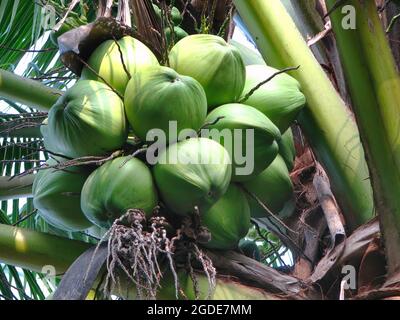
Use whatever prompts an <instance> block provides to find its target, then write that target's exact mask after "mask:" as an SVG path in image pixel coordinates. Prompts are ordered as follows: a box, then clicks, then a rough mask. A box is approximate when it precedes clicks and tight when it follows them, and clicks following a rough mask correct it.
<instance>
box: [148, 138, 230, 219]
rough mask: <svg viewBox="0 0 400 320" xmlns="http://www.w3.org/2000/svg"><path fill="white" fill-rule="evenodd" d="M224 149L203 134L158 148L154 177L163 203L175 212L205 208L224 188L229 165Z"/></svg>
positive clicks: (228, 174)
mask: <svg viewBox="0 0 400 320" xmlns="http://www.w3.org/2000/svg"><path fill="white" fill-rule="evenodd" d="M230 162H231V160H230V157H229V154H228V152H227V151H226V150H225V149H224V148H223V147H222V146H221V145H220V144H218V143H216V142H215V141H213V140H210V139H205V138H192V139H188V140H185V141H182V142H178V143H176V144H173V145H171V146H169V147H168V148H167V149H165V150H163V151H161V152H160V155H159V158H158V163H157V164H156V165H155V166H154V170H153V172H154V178H155V181H156V184H157V187H158V190H159V191H160V195H161V198H162V200H163V201H164V202H165V204H166V205H167V206H168V207H169V208H170V209H171V210H172V211H174V212H175V213H176V214H179V215H191V214H193V213H194V211H195V207H197V208H198V209H199V211H200V214H201V213H202V212H205V211H206V210H208V209H209V208H211V207H212V205H213V204H214V203H216V202H217V201H218V199H219V198H221V197H222V196H223V195H224V193H225V192H226V190H227V189H228V186H229V183H230V180H231V174H232V168H231V164H230Z"/></svg>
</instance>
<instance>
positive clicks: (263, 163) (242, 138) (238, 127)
mask: <svg viewBox="0 0 400 320" xmlns="http://www.w3.org/2000/svg"><path fill="white" fill-rule="evenodd" d="M217 119H220V120H218V121H217ZM206 123H213V124H211V125H209V126H208V127H207V129H210V130H213V129H216V130H217V131H215V132H214V133H213V132H212V131H210V134H211V136H212V139H214V140H215V141H217V142H219V143H221V144H222V145H223V146H224V147H225V148H226V149H227V150H228V152H229V155H230V156H231V159H232V161H233V176H232V180H233V181H247V180H250V179H251V178H252V177H255V176H256V175H258V174H259V173H261V172H262V171H263V170H264V169H265V168H267V167H268V166H269V164H270V163H271V162H272V161H273V160H274V159H275V157H276V155H277V154H278V144H277V142H276V140H280V139H281V134H280V132H279V129H278V128H277V127H276V126H275V125H274V124H273V123H272V122H271V121H270V120H269V119H268V118H267V117H266V116H265V115H264V114H262V113H261V112H260V111H258V110H257V109H255V108H253V107H250V106H247V105H244V104H238V103H231V104H226V105H223V106H220V107H218V108H216V109H214V110H213V111H211V112H210V114H209V115H208V116H207V119H206ZM247 130H252V131H249V132H252V133H253V136H248V135H247V132H248V131H247ZM224 132H225V133H226V135H227V136H225V135H224ZM217 133H220V135H218V134H217ZM214 134H215V136H214ZM252 137H254V139H252ZM239 155H243V156H246V157H247V159H248V166H247V167H248V169H247V170H243V169H244V167H245V166H246V164H245V163H241V162H242V160H241V159H240V157H239ZM251 169H253V170H251Z"/></svg>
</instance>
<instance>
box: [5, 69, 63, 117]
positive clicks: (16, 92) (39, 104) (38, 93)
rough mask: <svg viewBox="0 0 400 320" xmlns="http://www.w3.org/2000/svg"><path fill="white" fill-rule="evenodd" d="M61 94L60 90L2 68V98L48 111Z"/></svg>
mask: <svg viewBox="0 0 400 320" xmlns="http://www.w3.org/2000/svg"><path fill="white" fill-rule="evenodd" d="M61 95H62V91H60V90H57V89H53V88H49V87H47V86H45V85H43V84H41V83H40V82H38V81H34V80H31V79H27V78H24V77H20V76H18V75H16V74H14V73H11V72H9V71H6V70H2V69H0V97H2V98H5V99H9V100H11V101H13V102H18V103H22V104H24V105H26V106H28V107H33V108H35V109H38V110H42V111H48V110H49V109H50V108H51V106H52V105H53V104H54V103H55V102H56V101H57V99H58V98H59V97H60V96H61Z"/></svg>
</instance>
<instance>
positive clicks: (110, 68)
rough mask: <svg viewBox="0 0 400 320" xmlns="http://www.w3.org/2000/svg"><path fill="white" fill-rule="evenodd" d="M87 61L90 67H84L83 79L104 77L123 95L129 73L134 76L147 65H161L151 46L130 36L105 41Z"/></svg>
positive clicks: (99, 79)
mask: <svg viewBox="0 0 400 320" xmlns="http://www.w3.org/2000/svg"><path fill="white" fill-rule="evenodd" d="M118 45H119V47H118ZM120 50H121V52H122V57H123V59H121V52H120ZM87 63H88V65H89V66H90V68H88V67H85V68H83V70H82V74H81V79H87V80H96V81H101V82H102V81H103V79H104V80H106V82H107V83H108V84H109V85H111V86H112V87H113V88H114V89H115V90H116V91H117V92H118V93H119V94H120V95H121V96H123V95H124V94H125V89H126V86H127V84H128V81H129V75H128V73H129V74H130V75H131V76H132V75H134V74H135V73H136V72H139V71H141V70H143V69H145V68H147V67H150V66H157V65H159V63H158V60H157V58H156V56H155V55H154V54H153V53H152V52H151V50H150V49H149V48H147V47H146V46H145V45H144V44H143V43H142V42H140V41H139V40H137V39H135V38H132V37H129V36H126V37H123V38H122V39H120V40H118V44H117V43H116V42H115V41H114V40H107V41H104V42H103V43H102V44H101V45H100V46H98V47H97V48H96V50H94V52H93V53H92V55H91V56H90V58H89V60H88V62H87ZM124 65H125V67H126V70H127V71H128V73H127V72H126V70H125V68H124ZM102 78H103V79H102Z"/></svg>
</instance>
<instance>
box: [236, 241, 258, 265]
mask: <svg viewBox="0 0 400 320" xmlns="http://www.w3.org/2000/svg"><path fill="white" fill-rule="evenodd" d="M239 249H240V251H242V252H243V254H244V255H245V256H246V257H249V258H252V259H254V260H257V261H261V252H260V249H259V248H258V246H257V244H256V243H255V241H252V240H246V239H242V240H240V241H239Z"/></svg>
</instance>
